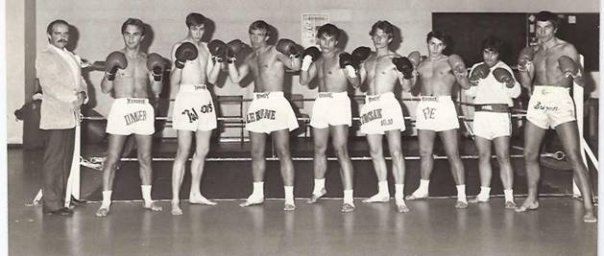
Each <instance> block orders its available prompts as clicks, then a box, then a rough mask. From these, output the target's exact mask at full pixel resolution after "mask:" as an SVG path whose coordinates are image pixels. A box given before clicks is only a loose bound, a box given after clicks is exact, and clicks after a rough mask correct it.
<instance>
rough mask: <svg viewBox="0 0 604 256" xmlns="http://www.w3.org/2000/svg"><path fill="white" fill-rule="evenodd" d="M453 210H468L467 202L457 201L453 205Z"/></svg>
mask: <svg viewBox="0 0 604 256" xmlns="http://www.w3.org/2000/svg"><path fill="white" fill-rule="evenodd" d="M455 208H457V209H465V208H468V202H466V201H459V200H458V201H457V202H456V203H455Z"/></svg>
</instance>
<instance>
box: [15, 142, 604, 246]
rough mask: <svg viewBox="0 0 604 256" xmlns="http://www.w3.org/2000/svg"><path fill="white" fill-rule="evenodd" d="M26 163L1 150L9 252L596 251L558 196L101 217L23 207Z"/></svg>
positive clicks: (129, 206) (228, 205)
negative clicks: (463, 203)
mask: <svg viewBox="0 0 604 256" xmlns="http://www.w3.org/2000/svg"><path fill="white" fill-rule="evenodd" d="M34 158H35V157H34ZM30 159H32V157H31V156H24V151H23V150H21V149H9V151H8V161H9V162H8V184H9V187H8V191H9V192H8V196H9V198H8V201H9V202H8V203H9V209H8V217H9V219H8V225H9V252H10V255H372V256H373V255H596V253H597V250H596V244H597V243H596V240H597V225H596V224H585V223H583V222H582V220H581V217H582V206H581V203H580V202H578V201H575V200H573V199H571V198H570V197H569V196H567V195H564V194H563V193H562V194H559V196H553V197H542V198H541V208H540V209H539V210H538V211H533V212H529V213H515V212H514V211H511V210H506V209H504V208H503V199H502V198H501V197H496V198H493V199H492V200H491V202H490V203H486V204H478V205H476V204H472V205H470V207H469V208H467V209H463V210H458V209H455V208H454V207H453V206H454V203H455V199H453V198H446V197H445V198H442V199H430V200H426V201H413V202H411V201H409V202H407V204H408V206H409V208H410V209H411V212H410V213H407V214H400V213H396V212H395V211H394V209H395V207H394V205H393V203H392V202H391V203H389V204H369V205H368V204H363V203H362V202H361V199H360V198H356V199H355V204H356V206H357V210H356V211H355V212H353V213H347V214H342V213H340V212H339V208H340V206H341V199H340V198H333V199H326V200H323V201H321V202H320V203H319V204H316V205H308V204H306V203H305V199H304V198H298V200H297V201H296V204H297V209H296V210H295V211H294V212H284V211H282V206H283V201H282V200H280V199H272V200H268V201H267V202H265V204H264V205H263V206H255V207H249V208H241V207H239V206H238V203H239V202H241V200H218V205H217V206H213V207H208V206H196V205H195V206H194V205H189V204H188V203H187V202H186V201H184V202H183V203H182V206H183V211H184V215H183V216H177V217H174V216H172V215H170V213H169V209H168V208H169V201H165V200H163V201H161V202H160V204H161V205H162V206H164V208H165V209H166V210H164V211H163V212H149V211H145V210H143V209H142V208H141V202H140V201H116V202H114V203H113V204H112V212H111V214H110V215H109V216H108V217H107V218H97V217H95V215H94V213H95V211H96V209H97V208H98V207H99V205H100V204H99V202H96V201H93V202H90V203H88V204H87V205H84V206H81V207H78V208H76V210H75V214H74V216H73V217H56V216H45V215H43V214H42V210H41V207H27V206H25V204H26V203H27V202H29V201H31V199H32V198H33V196H34V195H35V193H36V191H37V190H38V188H39V184H40V180H39V177H40V174H39V169H37V168H32V167H31V165H30V163H29V162H30V161H31V160H30ZM355 164H356V162H355ZM225 166H228V165H225ZM225 168H227V167H225ZM164 171H165V170H164ZM494 176H495V175H494ZM328 178H329V177H328ZM370 182H374V181H373V180H372V181H370ZM475 185H476V184H474V187H476V186H475ZM134 186H138V184H136V185H134ZM328 189H329V187H328ZM406 190H407V189H406ZM469 194H470V193H469ZM522 200H523V198H521V197H518V198H516V201H517V202H522Z"/></svg>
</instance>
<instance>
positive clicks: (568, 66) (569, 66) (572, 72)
mask: <svg viewBox="0 0 604 256" xmlns="http://www.w3.org/2000/svg"><path fill="white" fill-rule="evenodd" d="M558 65H559V66H560V70H562V73H564V76H565V77H572V78H577V77H579V76H580V75H581V74H580V72H579V66H578V65H577V64H576V63H575V61H574V60H573V59H571V58H570V57H568V56H561V57H560V58H558Z"/></svg>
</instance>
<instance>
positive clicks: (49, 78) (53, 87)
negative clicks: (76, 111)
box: [35, 54, 78, 104]
mask: <svg viewBox="0 0 604 256" xmlns="http://www.w3.org/2000/svg"><path fill="white" fill-rule="evenodd" d="M49 58H50V57H49V56H45V55H42V54H41V56H39V57H38V58H37V59H36V63H35V66H36V73H37V77H38V80H37V81H38V84H39V86H40V88H42V91H43V93H44V96H45V97H51V98H54V99H56V100H59V101H62V102H65V103H70V104H75V102H76V101H77V100H78V97H77V92H76V91H74V90H73V89H68V88H67V87H64V86H62V85H63V84H64V82H63V81H62V80H61V79H62V78H64V76H61V75H58V74H56V69H53V68H52V67H53V66H55V65H56V64H55V63H53V62H52V61H51V60H50V59H49Z"/></svg>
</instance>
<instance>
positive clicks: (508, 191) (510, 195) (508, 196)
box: [503, 189, 514, 202]
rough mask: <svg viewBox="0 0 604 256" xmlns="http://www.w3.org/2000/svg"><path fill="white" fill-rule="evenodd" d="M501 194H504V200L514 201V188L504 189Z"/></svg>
mask: <svg viewBox="0 0 604 256" xmlns="http://www.w3.org/2000/svg"><path fill="white" fill-rule="evenodd" d="M503 194H504V195H505V201H506V202H514V190H513V189H506V190H504V191H503Z"/></svg>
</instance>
